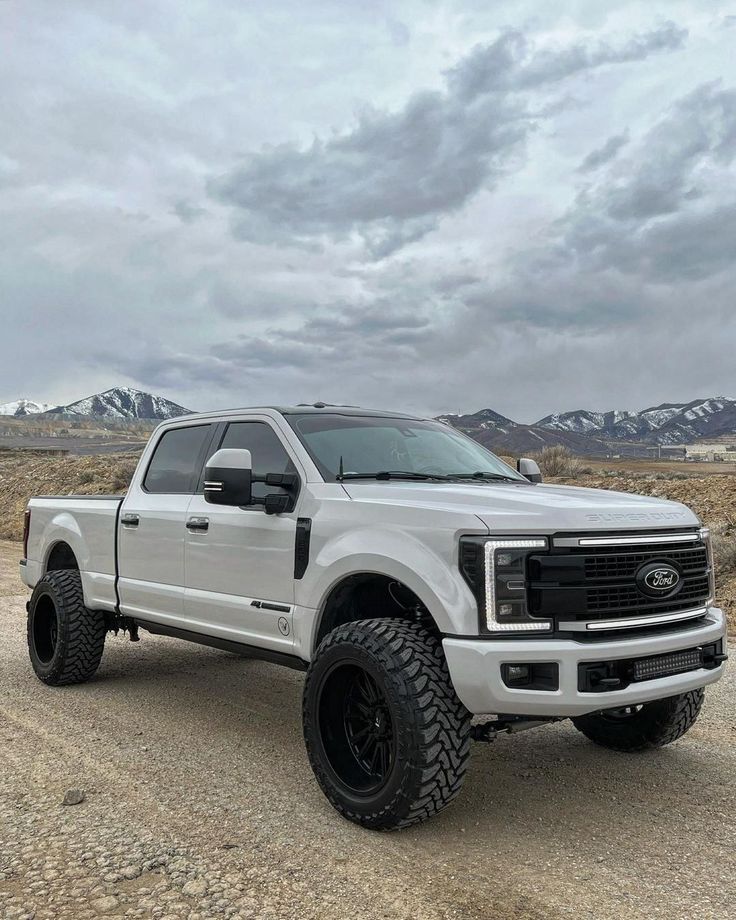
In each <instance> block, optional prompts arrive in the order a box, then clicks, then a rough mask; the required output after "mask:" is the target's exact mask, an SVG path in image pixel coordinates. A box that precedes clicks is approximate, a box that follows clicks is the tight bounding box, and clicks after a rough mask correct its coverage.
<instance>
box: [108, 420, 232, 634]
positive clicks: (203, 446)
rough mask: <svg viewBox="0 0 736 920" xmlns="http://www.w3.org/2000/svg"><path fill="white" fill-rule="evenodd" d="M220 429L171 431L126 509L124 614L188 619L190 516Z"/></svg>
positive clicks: (121, 566)
mask: <svg viewBox="0 0 736 920" xmlns="http://www.w3.org/2000/svg"><path fill="white" fill-rule="evenodd" d="M214 431H215V426H214V425H211V424H199V425H182V426H178V427H174V428H167V429H165V430H164V431H163V433H162V434H161V436H160V437H159V440H158V442H157V443H156V445H155V447H154V449H153V453H152V455H151V458H150V461H149V462H148V465H147V467H146V469H145V470H144V471H143V474H142V476H141V477H140V478H139V477H136V479H135V480H134V482H133V483H132V485H131V489H130V491H129V492H128V495H127V496H126V497H125V500H124V501H123V505H122V507H121V509H120V520H119V523H118V574H119V579H118V591H119V594H120V609H121V611H122V612H123V613H124V614H126V615H128V616H134V617H138V618H140V619H142V620H150V621H152V622H157V623H168V624H170V625H180V624H181V619H182V617H183V614H184V544H185V538H186V534H187V531H186V514H187V508H188V506H189V502H190V501H191V498H192V494H193V492H194V490H195V488H196V486H197V482H198V479H199V473H200V470H201V468H202V464H203V463H204V459H205V456H206V455H207V450H208V448H209V443H210V441H211V440H212V437H213V435H214Z"/></svg>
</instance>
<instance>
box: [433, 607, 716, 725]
mask: <svg viewBox="0 0 736 920" xmlns="http://www.w3.org/2000/svg"><path fill="white" fill-rule="evenodd" d="M725 634H726V624H725V617H724V616H723V613H722V611H721V610H719V609H718V608H717V607H711V608H709V610H708V614H707V616H706V617H705V618H704V620H703V621H701V622H699V623H698V624H697V625H696V626H692V627H691V628H689V629H679V630H677V631H676V632H671V633H658V634H656V635H649V636H640V637H635V636H631V637H625V638H616V639H609V640H601V641H596V642H576V641H575V640H573V639H526V638H522V639H515V640H511V639H457V638H452V639H450V638H448V639H444V640H443V641H442V646H443V648H444V651H445V657H446V659H447V665H448V667H449V670H450V677H451V678H452V682H453V685H454V687H455V691H456V693H457V695H458V696H459V697H460V699H461V701H462V702H463V703H464V704H465V706H466V707H467V708H468V709H469V710H470V712H472V713H475V714H476V715H481V714H493V715H500V714H504V715H524V716H546V717H555V716H560V717H569V716H581V715H585V713H587V712H595V711H596V710H598V709H615V708H618V707H624V706H633V705H636V704H638V703H648V702H651V701H652V700H658V699H663V698H664V697H667V696H676V695H677V694H679V693H686V692H687V691H688V690H694V689H696V688H698V687H704V686H706V685H707V684H712V683H714V682H715V681H717V680H719V679H720V678H721V677H722V676H723V672H724V668H725V664H721V665H719V666H718V667H716V668H711V669H707V668H698V669H696V670H694V671H686V672H685V673H681V674H672V675H670V676H668V677H660V678H656V679H653V680H643V681H640V682H638V683H631V684H629V685H628V686H627V687H624V688H623V689H620V690H611V691H604V692H598V693H586V692H583V691H581V690H579V689H578V665H579V664H580V663H581V662H586V661H591V662H593V661H602V660H610V661H615V660H622V659H630V658H644V657H647V656H650V655H661V654H665V653H667V652H676V651H679V650H681V649H688V648H692V647H694V646H699V645H706V644H708V643H711V642H717V641H718V640H719V639H722V638H723V639H724V641H725ZM529 662H556V663H557V665H558V667H559V678H560V682H559V689H558V690H526V689H512V688H510V687H507V686H506V684H505V683H504V682H503V679H502V676H501V665H503V664H524V663H529Z"/></svg>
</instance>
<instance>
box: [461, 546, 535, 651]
mask: <svg viewBox="0 0 736 920" xmlns="http://www.w3.org/2000/svg"><path fill="white" fill-rule="evenodd" d="M546 549H547V540H546V539H545V538H544V537H528V538H522V537H508V538H506V537H498V538H496V537H492V538H490V539H487V538H485V537H463V538H462V540H461V541H460V568H461V570H462V572H463V575H464V576H465V578H466V580H467V581H468V583H469V584H470V586H471V588H473V592H474V594H475V596H476V599H477V600H478V608H479V610H480V614H481V626H482V628H483V630H484V631H486V632H493V633H512V632H548V631H549V630H550V629H551V628H552V623H551V622H550V621H549V620H537V619H534V618H533V617H531V616H530V615H529V610H528V607H527V591H526V561H527V557H528V556H529V555H530V554H531V553H532V552H534V551H535V550H537V551H539V550H546Z"/></svg>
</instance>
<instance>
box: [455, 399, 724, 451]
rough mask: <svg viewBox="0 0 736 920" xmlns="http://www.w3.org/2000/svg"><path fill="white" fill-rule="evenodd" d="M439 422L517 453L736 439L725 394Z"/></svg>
mask: <svg viewBox="0 0 736 920" xmlns="http://www.w3.org/2000/svg"><path fill="white" fill-rule="evenodd" d="M439 420H440V421H442V422H446V423H447V424H449V425H452V426H453V427H454V428H458V429H460V430H461V431H463V432H465V434H468V435H470V436H471V437H473V438H475V439H476V440H477V441H480V442H481V443H482V444H485V445H486V446H487V447H490V448H491V449H493V450H498V451H501V452H503V451H504V450H507V451H509V452H510V453H514V454H518V453H521V452H523V451H538V450H541V449H542V448H543V447H548V446H552V445H557V444H559V445H563V446H565V447H567V448H568V449H569V450H571V451H572V452H573V453H578V454H590V455H593V454H596V455H597V454H600V453H607V452H610V451H611V450H614V451H616V452H618V451H619V450H623V451H624V452H627V451H629V450H631V449H638V450H639V452H644V449H645V447H646V446H653V445H657V444H660V445H663V446H674V445H679V444H691V443H692V442H693V441H698V440H707V439H708V438H717V437H720V436H722V435H734V436H735V437H736V400H735V399H728V398H726V397H725V396H717V397H710V398H709V399H695V400H693V401H692V402H689V403H663V404H662V405H660V406H651V407H649V408H648V409H642V410H641V411H640V412H631V411H628V410H619V409H612V410H610V411H609V412H594V411H591V410H589V409H574V410H572V411H570V412H555V413H554V414H552V415H547V416H545V417H544V418H542V419H540V420H539V421H538V422H535V423H534V424H533V425H522V424H520V423H518V422H514V421H512V420H511V419H509V418H506V417H505V416H503V415H499V413H498V412H495V411H494V410H493V409H481V411H480V412H475V413H472V414H469V415H443V416H440V418H439Z"/></svg>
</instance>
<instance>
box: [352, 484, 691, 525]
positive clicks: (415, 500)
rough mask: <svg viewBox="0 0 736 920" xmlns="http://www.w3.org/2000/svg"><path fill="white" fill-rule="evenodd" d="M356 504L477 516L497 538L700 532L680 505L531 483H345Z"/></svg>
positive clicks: (664, 501) (647, 498)
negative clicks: (578, 532)
mask: <svg viewBox="0 0 736 920" xmlns="http://www.w3.org/2000/svg"><path fill="white" fill-rule="evenodd" d="M343 486H344V488H345V490H346V492H347V493H348V495H350V497H351V498H352V499H353V500H355V501H361V502H370V503H374V502H376V503H383V504H387V505H403V506H405V507H416V508H417V509H419V508H423V509H427V510H436V511H437V512H438V513H442V512H445V513H448V514H452V513H456V514H464V515H467V514H468V513H470V514H475V515H476V516H477V517H479V518H480V520H481V521H482V522H483V523H484V524H486V525H487V527H488V528H489V529H490V530H491V531H493V532H494V533H504V532H508V533H515V532H524V533H555V532H560V531H575V530H639V529H646V528H653V529H656V528H660V527H696V526H698V524H699V523H700V522H699V520H698V518H697V517H696V516H695V514H693V512H692V511H690V510H689V509H688V508H686V507H685V506H684V505H681V504H679V503H678V502H672V501H666V500H664V499H660V498H652V497H650V496H645V495H630V494H629V493H627V492H609V491H606V490H602V489H584V488H580V487H578V486H558V485H544V484H542V485H536V486H531V485H527V484H526V483H518V484H517V483H511V482H505V483H498V484H488V483H478V484H465V483H434V482H374V481H370V480H369V481H360V482H358V481H354V482H344V483H343Z"/></svg>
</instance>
